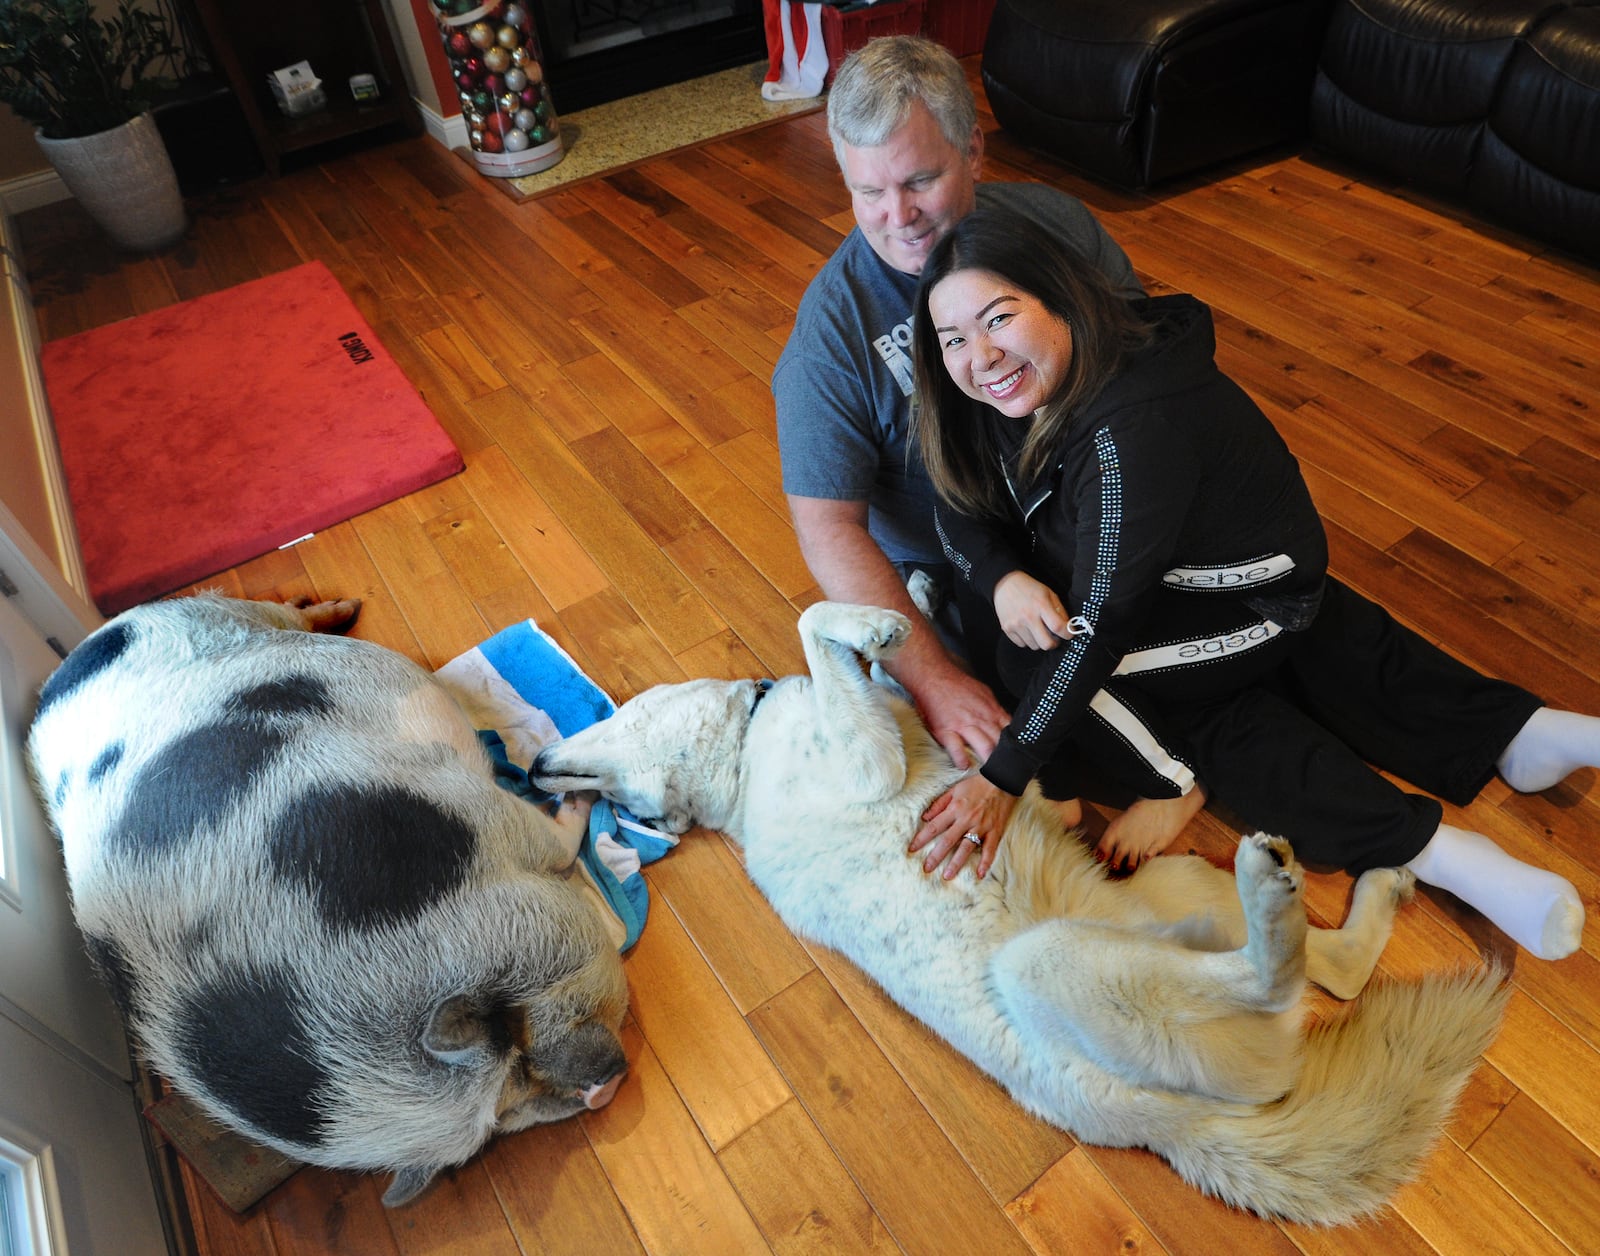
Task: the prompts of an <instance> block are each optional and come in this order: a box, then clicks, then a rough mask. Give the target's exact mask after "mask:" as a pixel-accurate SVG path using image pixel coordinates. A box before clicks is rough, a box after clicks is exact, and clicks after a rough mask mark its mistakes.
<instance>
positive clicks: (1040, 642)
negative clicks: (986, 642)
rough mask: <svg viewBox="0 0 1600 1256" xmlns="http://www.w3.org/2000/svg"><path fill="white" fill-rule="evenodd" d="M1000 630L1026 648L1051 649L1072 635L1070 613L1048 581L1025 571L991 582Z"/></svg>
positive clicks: (1013, 642) (1015, 642)
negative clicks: (1042, 580)
mask: <svg viewBox="0 0 1600 1256" xmlns="http://www.w3.org/2000/svg"><path fill="white" fill-rule="evenodd" d="M994 613H995V618H996V619H998V620H999V621H1000V630H1001V631H1002V632H1004V633H1005V634H1006V636H1007V637H1009V638H1010V639H1011V642H1012V644H1014V645H1020V646H1021V647H1022V648H1023V649H1025V650H1053V649H1055V648H1056V647H1057V646H1058V645H1060V644H1061V643H1062V642H1063V641H1065V640H1066V639H1067V638H1068V637H1070V636H1071V635H1072V628H1071V617H1070V616H1069V615H1068V614H1067V610H1066V607H1064V606H1062V605H1061V599H1060V598H1058V597H1057V596H1056V595H1055V591H1054V590H1053V589H1051V588H1050V586H1049V585H1047V584H1041V583H1040V582H1039V581H1037V580H1035V579H1034V578H1033V577H1032V576H1030V575H1029V574H1028V573H1027V572H1025V571H1013V572H1011V573H1010V574H1009V575H1004V576H1001V577H1000V581H999V583H998V584H996V585H995V586H994Z"/></svg>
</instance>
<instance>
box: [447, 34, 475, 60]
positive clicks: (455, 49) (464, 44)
mask: <svg viewBox="0 0 1600 1256" xmlns="http://www.w3.org/2000/svg"><path fill="white" fill-rule="evenodd" d="M444 46H445V48H446V49H447V50H448V51H449V53H450V55H451V56H452V57H465V56H469V55H470V54H471V52H472V41H471V40H470V39H468V38H467V37H466V35H465V34H464V33H463V32H461V31H451V32H450V34H449V35H447V36H446V37H445V41H444Z"/></svg>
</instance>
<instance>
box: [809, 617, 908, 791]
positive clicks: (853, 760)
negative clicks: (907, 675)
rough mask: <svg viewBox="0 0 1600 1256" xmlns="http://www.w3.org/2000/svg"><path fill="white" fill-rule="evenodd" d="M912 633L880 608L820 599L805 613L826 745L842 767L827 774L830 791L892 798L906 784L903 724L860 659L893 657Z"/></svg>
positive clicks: (819, 726) (900, 619)
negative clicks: (845, 791)
mask: <svg viewBox="0 0 1600 1256" xmlns="http://www.w3.org/2000/svg"><path fill="white" fill-rule="evenodd" d="M910 633H911V621H910V620H909V619H907V618H906V617H905V616H904V615H902V614H900V613H899V612H898V611H891V610H883V609H881V608H879V607H875V606H852V605H848V604H845V603H842V602H817V603H815V604H813V605H811V606H808V607H806V609H805V611H804V612H803V613H802V614H801V616H800V644H801V645H802V646H803V647H804V649H805V652H806V663H807V664H808V666H809V667H810V669H811V684H812V695H813V701H814V702H815V704H816V717H817V722H816V727H817V729H818V730H819V731H820V732H821V733H822V736H823V737H824V738H825V743H824V745H823V746H822V749H823V750H824V751H825V752H826V753H828V754H836V755H838V756H839V759H840V764H839V769H840V770H838V771H834V772H831V773H830V774H829V776H830V781H831V784H830V788H836V787H838V786H840V785H844V786H846V787H847V788H848V789H849V791H850V792H851V794H852V795H854V796H853V797H852V798H851V799H850V800H849V801H852V802H868V801H874V800H876V799H879V798H887V797H889V796H890V795H891V794H893V793H895V792H897V791H898V790H900V789H901V788H903V787H904V785H905V781H906V752H905V744H904V742H903V741H902V739H901V734H900V725H899V722H898V721H897V720H896V719H895V717H894V712H893V711H892V710H891V709H890V707H889V703H888V701H887V698H886V696H885V694H884V692H883V691H882V690H881V689H880V688H879V687H878V686H876V685H874V684H873V683H872V682H871V681H870V680H869V679H868V677H867V674H866V672H865V670H864V669H863V667H862V660H863V659H865V660H867V661H869V662H873V661H876V660H878V659H883V658H889V657H890V656H892V655H893V654H894V653H895V651H897V650H898V649H899V648H900V646H901V645H902V644H903V643H904V641H905V639H906V637H907V636H909V635H910Z"/></svg>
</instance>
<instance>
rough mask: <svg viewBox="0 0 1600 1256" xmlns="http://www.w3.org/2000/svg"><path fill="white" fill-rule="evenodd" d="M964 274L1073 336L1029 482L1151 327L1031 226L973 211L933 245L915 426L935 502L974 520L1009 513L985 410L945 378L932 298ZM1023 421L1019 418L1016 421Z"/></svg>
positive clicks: (918, 333) (921, 302) (923, 291)
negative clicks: (1009, 293)
mask: <svg viewBox="0 0 1600 1256" xmlns="http://www.w3.org/2000/svg"><path fill="white" fill-rule="evenodd" d="M962 270H985V271H989V272H990V273H991V274H994V275H997V276H998V277H999V278H1001V279H1002V280H1004V281H1005V282H1006V283H1007V284H1009V285H1013V286H1015V287H1016V288H1017V289H1018V290H1019V291H1020V292H1024V293H1026V294H1028V295H1029V296H1032V297H1034V298H1036V299H1037V300H1038V301H1039V302H1040V303H1041V304H1042V305H1043V306H1044V307H1045V308H1046V309H1047V310H1049V311H1050V312H1051V313H1052V314H1054V315H1056V317H1058V318H1061V319H1064V320H1065V321H1066V323H1067V325H1068V327H1070V328H1071V330H1072V361H1071V363H1070V364H1069V365H1068V367H1067V377H1066V379H1065V380H1063V381H1062V383H1061V387H1060V389H1059V390H1058V391H1057V392H1056V395H1055V396H1054V397H1052V398H1051V399H1050V402H1049V404H1048V405H1046V406H1045V407H1044V408H1043V409H1042V410H1041V411H1040V412H1039V414H1037V415H1036V416H1035V417H1034V418H1033V419H1032V420H1031V421H1028V434H1027V436H1026V437H1025V438H1024V439H1023V444H1022V452H1021V457H1020V461H1019V467H1018V470H1019V472H1020V474H1021V475H1022V477H1023V479H1024V480H1031V479H1032V478H1033V477H1034V476H1036V475H1038V474H1039V473H1040V472H1042V471H1043V470H1044V469H1045V465H1046V463H1047V462H1048V461H1049V459H1050V457H1051V455H1052V454H1053V453H1054V451H1056V450H1057V449H1059V448H1060V446H1061V438H1062V436H1063V435H1064V434H1065V432H1066V429H1067V425H1068V424H1070V423H1071V422H1072V416H1073V414H1074V413H1076V412H1077V411H1078V410H1079V409H1081V408H1082V407H1083V406H1084V405H1085V404H1087V403H1088V402H1090V401H1092V400H1093V399H1094V398H1095V397H1096V396H1098V395H1099V393H1100V390H1101V389H1102V388H1104V387H1105V386H1106V384H1107V383H1108V382H1109V381H1110V380H1111V378H1112V377H1113V376H1114V375H1115V374H1116V373H1117V372H1118V370H1120V369H1121V367H1122V364H1123V362H1124V361H1125V360H1126V359H1127V357H1128V355H1129V353H1131V352H1132V351H1133V350H1134V349H1136V348H1137V347H1138V346H1140V345H1141V344H1143V343H1145V341H1146V340H1147V339H1148V338H1149V329H1148V327H1147V325H1146V324H1145V323H1144V321H1143V320H1142V319H1141V318H1140V317H1139V315H1138V314H1137V313H1136V312H1135V311H1134V309H1133V307H1132V306H1131V305H1130V304H1129V303H1128V300H1127V298H1126V297H1124V296H1122V295H1121V294H1120V293H1118V292H1116V291H1115V290H1114V289H1112V287H1111V285H1110V283H1109V281H1108V280H1107V279H1106V278H1105V277H1104V276H1103V275H1102V274H1101V273H1100V272H1099V271H1098V270H1097V269H1095V267H1094V266H1092V265H1091V264H1090V263H1089V262H1088V261H1087V260H1085V259H1084V258H1083V257H1082V256H1080V255H1079V254H1078V252H1077V251H1076V250H1075V249H1073V248H1072V247H1071V246H1070V245H1067V244H1064V243H1062V242H1061V241H1060V240H1059V239H1058V238H1057V237H1056V236H1055V235H1053V234H1052V233H1051V232H1050V231H1048V230H1046V229H1045V228H1044V227H1043V226H1041V225H1040V224H1038V223H1036V222H1034V221H1033V220H1032V219H1031V218H1027V217H1024V216H1023V215H1021V214H1019V213H1016V212H1015V211H1013V210H1009V209H1003V208H1000V207H998V206H988V207H985V208H982V209H976V210H973V212H972V213H970V214H968V215H967V216H966V217H965V218H963V219H962V220H961V221H960V222H958V223H957V224H956V225H955V226H954V227H953V228H951V230H950V232H949V233H948V234H947V235H946V236H945V237H944V238H943V239H942V240H940V241H939V243H938V244H936V245H934V247H933V250H932V251H931V252H930V253H929V254H928V260H927V263H926V264H925V265H924V266H923V268H922V283H921V285H920V287H919V288H918V289H917V305H916V315H915V319H914V325H913V333H912V340H913V352H914V354H915V370H916V399H917V404H916V407H915V410H914V415H915V417H914V419H913V427H914V431H915V435H916V439H917V445H918V447H919V449H920V451H921V453H922V461H923V464H924V465H925V466H926V467H927V469H928V474H929V475H930V476H931V477H932V479H933V485H934V488H936V489H937V490H938V492H939V496H940V497H942V498H943V499H944V500H946V501H948V502H949V503H951V504H952V505H954V506H956V507H957V508H958V509H960V510H962V511H965V512H966V513H968V514H980V515H996V516H999V515H1004V514H1005V510H1006V502H1007V500H1008V494H1007V493H1006V490H1005V485H1004V482H1003V480H1002V477H1001V476H1000V475H999V474H998V470H999V457H1000V456H999V453H998V452H997V451H996V450H995V449H993V448H991V447H990V446H991V442H990V441H989V440H988V439H987V438H986V436H985V433H986V432H987V431H988V430H989V426H990V425H989V424H987V423H984V422H980V421H979V417H978V414H979V407H980V405H981V403H979V402H976V401H974V400H972V399H971V398H970V397H968V396H967V395H966V394H965V393H963V392H962V391H961V390H960V389H959V388H958V387H956V384H955V382H954V381H953V380H952V379H951V378H950V375H949V372H948V371H946V370H945V366H944V353H943V350H942V347H941V344H940V337H939V334H938V333H937V332H936V331H935V330H934V328H933V319H932V318H931V317H930V316H929V314H928V294H929V293H930V292H932V291H933V287H934V285H935V284H937V283H938V282H939V281H940V280H941V279H944V278H946V277H948V276H950V275H953V274H955V273H956V272H957V271H962ZM1019 421H1022V420H1019Z"/></svg>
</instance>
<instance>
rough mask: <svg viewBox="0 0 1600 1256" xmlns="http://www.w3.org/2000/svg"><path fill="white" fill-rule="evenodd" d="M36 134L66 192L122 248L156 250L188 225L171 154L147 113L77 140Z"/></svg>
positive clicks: (181, 232)
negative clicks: (54, 138)
mask: <svg viewBox="0 0 1600 1256" xmlns="http://www.w3.org/2000/svg"><path fill="white" fill-rule="evenodd" d="M34 138H35V139H37V140H38V141H39V147H40V148H41V149H42V150H43V151H44V155H45V157H46V158H48V159H49V162H50V164H51V165H52V166H54V167H55V170H56V173H57V174H59V175H60V176H61V181H62V182H63V183H65V184H66V185H67V191H69V192H71V193H72V195H73V196H74V197H75V198H77V201H78V204H80V205H82V206H83V208H84V209H85V210H86V211H87V212H88V214H89V216H90V217H91V218H93V219H94V220H95V222H96V223H97V224H98V225H99V226H100V228H101V229H102V230H103V231H105V233H106V234H107V235H109V236H110V237H111V239H112V241H113V242H114V243H116V244H117V246H118V247H120V248H124V249H129V250H132V251H134V252H139V253H153V252H156V251H158V250H160V249H164V248H167V247H168V246H169V245H173V244H176V243H177V242H178V241H179V240H180V239H181V238H182V236H183V233H184V232H185V231H186V230H188V227H189V220H188V218H187V217H186V216H185V215H184V210H183V194H182V193H181V192H179V190H178V176H177V173H176V172H175V171H174V170H173V168H172V158H170V157H169V156H167V146H166V145H165V144H163V143H162V142H161V132H160V131H158V130H157V129H156V124H155V121H154V119H152V118H151V117H150V115H149V114H142V115H140V116H139V117H137V118H135V119H133V121H131V122H125V123H123V124H122V125H121V126H119V127H113V128H112V129H111V130H109V131H101V132H99V133H98V134H96V135H84V136H80V137H79V138H77V139H70V140H52V139H47V138H45V137H44V136H43V135H40V134H38V132H35V133H34Z"/></svg>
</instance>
